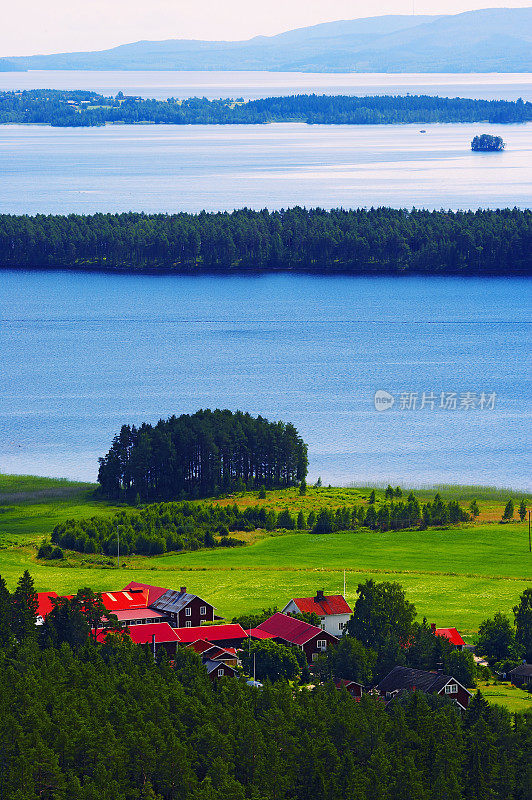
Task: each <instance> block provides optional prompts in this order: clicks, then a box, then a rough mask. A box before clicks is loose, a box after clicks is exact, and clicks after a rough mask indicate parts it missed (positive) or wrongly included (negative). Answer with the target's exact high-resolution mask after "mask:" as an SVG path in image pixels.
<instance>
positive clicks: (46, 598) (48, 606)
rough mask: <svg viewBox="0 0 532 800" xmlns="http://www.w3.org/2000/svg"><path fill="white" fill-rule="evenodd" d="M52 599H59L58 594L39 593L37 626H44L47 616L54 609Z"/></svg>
mask: <svg viewBox="0 0 532 800" xmlns="http://www.w3.org/2000/svg"><path fill="white" fill-rule="evenodd" d="M50 598H54V599H56V598H57V592H38V593H37V602H38V604H39V606H38V608H37V619H36V625H42V624H43V622H44V620H45V619H46V617H47V615H48V614H49V613H50V611H51V610H52V608H53V605H52V603H51V599H50Z"/></svg>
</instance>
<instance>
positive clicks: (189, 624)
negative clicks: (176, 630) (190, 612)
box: [185, 620, 192, 628]
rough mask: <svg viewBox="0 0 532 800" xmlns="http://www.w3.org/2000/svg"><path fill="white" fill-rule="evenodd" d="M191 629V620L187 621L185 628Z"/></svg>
mask: <svg viewBox="0 0 532 800" xmlns="http://www.w3.org/2000/svg"><path fill="white" fill-rule="evenodd" d="M191 627H192V623H191V621H190V620H187V621H186V622H185V628H191Z"/></svg>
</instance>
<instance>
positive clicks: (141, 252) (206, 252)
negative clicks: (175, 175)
mask: <svg viewBox="0 0 532 800" xmlns="http://www.w3.org/2000/svg"><path fill="white" fill-rule="evenodd" d="M0 267H2V268H10V269H96V270H109V271H135V272H139V271H154V272H158V271H159V272H169V273H176V274H179V273H199V272H201V271H210V272H217V273H227V272H232V271H239V270H240V271H244V272H245V271H248V272H253V271H254V272H269V271H281V270H287V271H300V272H316V273H329V274H331V273H351V274H394V273H395V274H408V273H420V274H427V275H438V274H469V275H528V274H530V273H531V272H532V213H531V212H530V210H519V209H516V208H514V209H499V210H477V211H456V212H455V211H424V210H417V209H412V210H411V211H407V210H404V209H392V208H385V207H383V208H371V209H360V208H359V209H355V210H346V209H341V208H340V209H333V210H331V211H326V210H324V209H320V208H314V209H305V208H301V207H297V206H296V207H294V208H291V209H286V210H281V211H268V210H266V209H264V210H262V211H253V210H251V209H248V208H244V209H240V210H237V211H233V212H216V213H208V212H205V211H202V212H201V213H199V214H189V213H178V214H145V213H136V212H128V213H123V214H107V213H106V214H93V215H90V216H84V215H78V214H69V215H68V216H53V215H43V214H38V215H36V216H28V215H23V216H15V215H10V214H3V215H0Z"/></svg>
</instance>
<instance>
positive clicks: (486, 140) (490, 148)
mask: <svg viewBox="0 0 532 800" xmlns="http://www.w3.org/2000/svg"><path fill="white" fill-rule="evenodd" d="M504 147H505V145H504V142H503V140H502V138H501V137H500V136H491V135H490V134H489V133H483V134H481V135H480V136H474V137H473V141H472V142H471V150H473V151H474V152H475V153H479V152H485V153H486V152H487V153H490V152H492V153H497V152H500V151H501V150H504Z"/></svg>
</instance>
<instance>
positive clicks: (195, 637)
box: [142, 625, 247, 644]
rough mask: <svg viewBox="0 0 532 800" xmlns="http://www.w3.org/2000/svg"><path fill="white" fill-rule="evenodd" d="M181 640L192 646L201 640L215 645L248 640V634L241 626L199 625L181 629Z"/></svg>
mask: <svg viewBox="0 0 532 800" xmlns="http://www.w3.org/2000/svg"><path fill="white" fill-rule="evenodd" d="M142 627H144V626H142ZM146 627H147V626H146ZM179 638H180V640H181V641H182V642H183V643H184V644H192V643H193V642H197V641H199V640H200V639H204V640H205V641H206V642H210V643H211V644H213V643H215V642H220V641H224V640H225V639H242V640H243V639H247V634H246V632H245V630H244V628H243V627H242V626H241V625H198V626H196V627H195V628H179Z"/></svg>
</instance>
